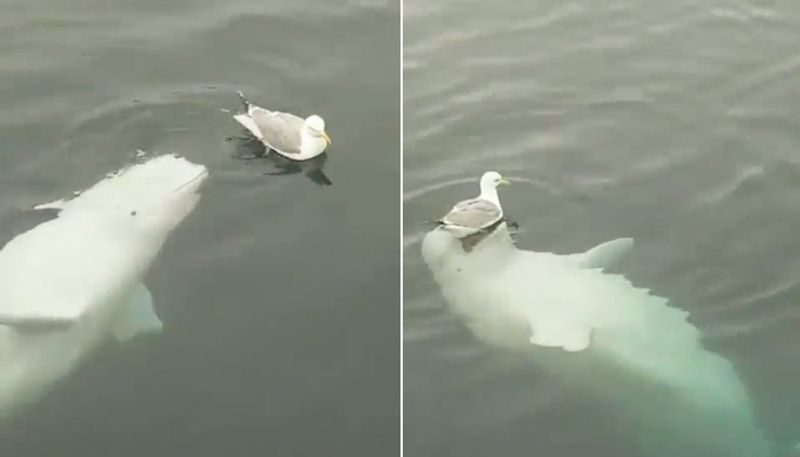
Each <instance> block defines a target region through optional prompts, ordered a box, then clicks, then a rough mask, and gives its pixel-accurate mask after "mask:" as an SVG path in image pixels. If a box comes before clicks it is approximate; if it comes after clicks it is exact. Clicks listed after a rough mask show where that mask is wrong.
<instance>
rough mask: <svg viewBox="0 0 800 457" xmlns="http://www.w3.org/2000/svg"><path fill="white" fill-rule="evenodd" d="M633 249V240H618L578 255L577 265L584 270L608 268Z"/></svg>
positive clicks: (607, 242)
mask: <svg viewBox="0 0 800 457" xmlns="http://www.w3.org/2000/svg"><path fill="white" fill-rule="evenodd" d="M632 247H633V238H617V239H616V240H611V241H606V242H605V243H603V244H600V245H598V246H595V247H593V248H592V249H589V250H588V251H586V252H584V253H583V254H576V255H575V257H574V259H575V262H576V264H577V265H578V266H579V267H582V268H606V267H610V266H611V265H613V264H614V263H616V262H617V261H618V260H619V259H620V258H622V256H623V255H625V254H626V253H627V252H628V251H629V250H630V249H631V248H632Z"/></svg>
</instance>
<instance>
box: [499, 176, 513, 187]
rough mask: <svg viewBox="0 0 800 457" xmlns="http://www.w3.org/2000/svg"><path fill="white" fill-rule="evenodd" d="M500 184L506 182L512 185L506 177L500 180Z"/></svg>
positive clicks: (507, 184)
mask: <svg viewBox="0 0 800 457" xmlns="http://www.w3.org/2000/svg"><path fill="white" fill-rule="evenodd" d="M500 184H505V185H506V186H510V185H511V181H509V180H507V179H505V178H502V179H501V180H500Z"/></svg>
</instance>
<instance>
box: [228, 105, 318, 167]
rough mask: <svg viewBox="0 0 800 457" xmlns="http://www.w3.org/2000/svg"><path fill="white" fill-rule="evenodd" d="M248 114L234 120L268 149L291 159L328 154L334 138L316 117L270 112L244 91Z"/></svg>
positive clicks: (236, 115) (237, 115) (240, 115)
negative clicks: (326, 131) (329, 135)
mask: <svg viewBox="0 0 800 457" xmlns="http://www.w3.org/2000/svg"><path fill="white" fill-rule="evenodd" d="M237 93H238V94H239V98H240V99H241V101H242V105H243V109H244V112H242V113H239V114H234V115H233V118H234V119H236V121H237V122H238V123H240V124H242V126H244V128H246V129H247V130H248V131H249V132H250V133H252V134H253V136H255V137H256V138H257V139H258V140H260V141H261V142H262V143H264V146H266V147H268V148H269V149H272V150H273V151H275V152H277V153H278V154H280V155H282V156H284V157H286V158H287V159H291V160H297V161H302V160H309V159H313V158H314V157H317V156H318V155H320V154H322V153H323V152H325V149H327V147H328V146H330V144H331V139H330V138H329V137H328V134H327V133H325V121H324V120H323V119H322V118H321V117H319V116H317V115H316V114H313V115H311V116H308V117H307V118H305V119H303V118H301V117H299V116H295V115H294V114H291V113H284V112H281V111H270V110H268V109H264V108H262V107H260V106H257V105H254V104H253V103H251V102H250V101H249V100H247V98H245V96H244V94H243V93H241V92H237Z"/></svg>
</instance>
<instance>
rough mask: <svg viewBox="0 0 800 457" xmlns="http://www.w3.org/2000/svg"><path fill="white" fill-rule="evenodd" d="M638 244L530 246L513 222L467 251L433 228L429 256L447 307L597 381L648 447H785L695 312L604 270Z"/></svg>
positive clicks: (739, 456) (665, 456)
mask: <svg viewBox="0 0 800 457" xmlns="http://www.w3.org/2000/svg"><path fill="white" fill-rule="evenodd" d="M632 245H633V240H632V239H629V238H621V239H618V240H614V241H610V242H608V243H604V244H601V245H600V246H597V247H596V248H593V249H591V250H589V251H587V252H585V253H582V254H573V255H557V254H553V253H547V252H534V251H526V250H521V249H518V248H517V247H516V246H515V245H514V242H513V240H512V238H511V236H510V234H509V232H508V230H507V227H506V224H505V223H503V224H501V225H500V226H499V227H498V228H497V230H495V231H494V232H492V233H491V234H489V235H488V236H487V237H485V239H484V240H482V241H481V242H480V243H479V244H477V245H476V246H475V247H474V249H472V250H471V251H469V252H466V251H465V250H464V249H463V247H462V245H461V243H460V242H459V240H458V239H457V238H456V237H455V236H453V235H452V234H451V233H448V232H447V231H445V230H442V229H440V228H437V229H434V230H432V231H431V232H429V233H427V234H426V236H425V237H424V239H423V242H422V256H423V258H424V260H425V263H426V264H427V265H428V267H429V269H430V270H431V272H432V274H433V277H434V280H435V282H436V283H437V285H438V286H439V289H440V290H441V293H442V296H443V298H444V300H445V302H446V304H447V305H448V308H449V309H450V310H451V311H452V312H453V313H454V314H456V315H457V316H459V317H460V318H462V319H463V321H464V322H465V324H466V325H467V327H468V328H469V329H470V330H471V331H472V332H473V333H474V334H475V335H476V336H477V337H478V338H479V339H481V340H483V341H484V342H486V343H488V344H491V345H494V346H498V347H502V348H506V349H508V350H513V351H518V352H519V353H520V355H521V356H523V357H529V358H530V359H531V361H532V363H534V364H535V366H537V367H538V368H539V369H541V370H542V371H543V372H546V373H547V374H548V376H554V377H555V378H556V379H557V380H558V381H559V382H560V383H561V384H563V385H565V386H568V388H574V389H579V390H580V391H583V392H589V393H590V394H591V395H590V396H591V398H593V399H595V400H596V401H598V402H601V403H603V409H604V410H608V411H610V413H609V414H610V418H611V420H613V421H615V422H617V423H618V424H619V427H620V429H621V430H623V432H624V433H629V434H630V435H631V439H632V441H633V442H635V443H636V446H638V449H637V451H638V452H639V453H640V455H646V456H648V457H675V456H697V457H774V456H778V455H782V454H778V453H777V451H778V446H777V445H776V444H775V443H772V442H771V441H770V440H769V439H767V438H766V436H765V434H764V433H763V432H762V430H760V428H759V427H758V425H757V423H756V420H755V418H754V414H753V411H752V407H751V400H750V398H749V395H748V392H747V390H746V388H745V386H744V384H743V382H742V381H741V379H740V378H739V376H738V375H737V373H736V371H735V370H734V367H733V366H732V365H731V363H730V362H729V361H728V360H726V359H725V358H723V357H721V356H720V355H718V354H715V353H713V352H711V351H709V350H707V349H705V348H704V347H703V346H702V344H701V335H700V333H699V331H698V330H697V328H696V327H694V326H693V325H692V324H690V323H689V322H688V321H687V317H688V313H687V312H685V311H682V310H679V309H677V308H674V307H671V306H669V304H668V301H667V300H666V299H664V298H660V297H657V296H654V295H652V294H650V293H649V291H648V290H645V289H641V288H637V287H635V286H634V285H633V284H631V283H630V282H629V281H628V280H627V279H625V277H623V276H622V275H618V274H610V273H608V272H606V271H604V268H605V267H607V266H609V265H611V264H612V263H613V262H615V261H616V260H618V259H619V258H620V257H621V256H622V255H624V253H625V252H626V251H628V250H629V249H630V248H631V247H632Z"/></svg>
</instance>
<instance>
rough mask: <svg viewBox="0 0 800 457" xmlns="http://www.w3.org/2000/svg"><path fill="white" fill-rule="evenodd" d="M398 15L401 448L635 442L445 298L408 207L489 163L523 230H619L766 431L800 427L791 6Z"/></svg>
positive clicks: (794, 14)
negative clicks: (686, 314) (455, 311)
mask: <svg viewBox="0 0 800 457" xmlns="http://www.w3.org/2000/svg"><path fill="white" fill-rule="evenodd" d="M404 15H405V16H404V20H405V30H404V35H405V50H404V54H405V56H404V57H405V63H404V75H405V79H404V93H405V96H404V98H405V132H404V135H405V137H404V138H405V139H404V143H405V155H404V181H405V182H404V185H405V194H404V208H405V212H404V219H405V220H404V230H405V233H404V262H405V280H404V287H405V304H404V305H405V308H404V316H405V334H404V347H405V356H404V357H405V361H404V362H405V365H404V372H405V378H404V388H405V420H404V423H405V451H406V454H407V455H412V456H414V457H422V456H445V455H458V456H461V457H468V456H486V455H502V456H504V457H510V456H563V457H567V456H586V455H592V456H620V457H634V456H637V457H638V456H639V454H638V453H637V450H636V447H635V446H634V444H633V439H632V436H631V432H630V430H627V429H626V428H625V427H622V426H620V425H618V424H617V423H616V422H615V411H614V410H611V409H600V408H597V407H596V406H595V405H594V404H593V403H592V402H590V401H588V400H587V399H586V398H585V396H584V395H583V392H580V391H576V390H570V389H567V388H565V387H563V386H562V385H560V384H559V383H558V382H557V381H556V380H554V379H550V378H548V377H546V376H544V375H543V374H542V373H540V372H538V371H537V370H536V369H535V368H534V367H531V366H530V364H529V363H528V361H526V360H520V359H519V358H518V357H516V356H514V355H509V354H506V353H504V352H503V351H501V350H496V349H492V348H489V347H487V346H486V345H485V344H484V343H482V342H480V341H478V340H477V339H476V338H475V337H473V336H472V334H471V333H469V332H468V331H467V330H466V329H465V328H464V327H463V326H462V325H461V323H460V322H459V321H458V320H457V319H456V318H455V317H453V316H451V315H450V314H449V313H448V312H447V310H446V308H445V307H444V302H443V300H442V298H441V297H440V295H439V291H438V289H437V288H436V286H435V285H434V283H433V281H432V279H431V277H430V274H429V273H428V271H427V269H426V267H425V266H424V264H423V263H422V259H421V257H420V254H419V248H420V246H419V240H420V238H421V236H422V234H423V233H424V230H425V228H424V226H421V225H419V224H418V222H419V221H422V220H426V219H430V218H433V217H436V216H438V215H440V214H441V213H442V212H443V211H446V210H447V209H448V208H449V207H450V205H451V204H452V203H453V202H455V201H457V200H459V199H462V198H465V197H469V196H472V195H473V194H476V193H477V186H476V183H475V181H476V179H477V177H478V176H479V175H480V173H482V172H483V171H485V170H489V169H495V170H498V171H500V172H502V173H503V174H505V175H507V176H509V177H511V178H512V179H516V180H517V181H518V182H517V184H515V185H512V186H511V187H508V188H503V189H502V192H501V198H502V199H503V205H504V208H505V209H506V210H507V211H508V212H509V213H511V215H512V216H513V218H515V219H516V220H517V221H519V223H520V225H521V227H522V231H521V233H520V234H519V235H518V244H519V245H520V246H521V247H523V248H527V249H536V250H542V251H553V252H557V253H568V252H578V251H583V250H585V249H587V248H589V247H592V246H594V245H596V244H599V243H600V242H602V241H605V240H610V239H613V238H617V237H620V236H632V237H634V238H635V239H636V241H637V245H636V247H635V249H634V250H633V252H632V253H631V254H630V255H629V256H628V257H627V258H626V260H625V262H624V263H623V264H622V265H621V266H620V267H619V268H618V270H619V271H620V272H622V273H625V274H626V276H627V277H629V278H630V279H631V280H632V281H633V282H634V283H635V284H636V285H639V286H643V287H649V288H652V289H653V291H654V292H655V293H657V294H659V295H662V296H666V297H669V298H671V299H672V304H673V305H675V306H678V307H681V308H684V309H687V310H689V311H690V312H691V316H692V317H691V321H692V322H693V323H695V324H696V325H698V326H699V328H700V329H701V331H702V332H703V335H704V343H705V345H706V347H708V348H710V349H712V350H714V351H716V352H718V353H720V354H722V355H723V356H725V357H726V358H728V359H730V360H731V361H732V362H733V363H734V364H735V366H736V368H737V370H738V371H739V373H740V374H741V376H742V378H743V380H744V382H745V384H746V385H747V387H748V389H749V392H750V394H751V396H752V398H753V402H754V404H755V410H756V413H757V417H758V421H759V424H760V425H761V426H762V428H764V429H765V430H766V431H767V433H768V434H769V435H771V436H772V437H776V439H784V440H785V439H789V438H794V439H797V437H798V436H800V434H798V431H800V428H798V427H797V425H798V419H800V413H798V411H800V394H798V385H800V349H798V348H800V336H798V333H797V331H796V329H797V327H798V325H800V322H799V320H800V307H798V306H799V305H798V304H799V303H800V282H799V280H798V278H800V257H798V256H797V252H798V250H797V248H798V242H799V241H798V235H797V226H798V222H800V212H799V211H798V210H797V206H798V205H797V202H798V201H800V155H799V154H800V153H799V152H798V151H800V134H799V133H798V131H799V130H798V126H799V124H798V119H800V80H798V78H797V73H798V69H800V52H798V49H797V43H798V40H800V4H797V3H796V2H789V1H751V2H745V1H742V2H739V1H710V2H694V1H681V2H663V1H656V0H647V1H639V2H632V1H571V2H562V1H554V0H552V1H551V0H537V1H534V2H523V1H514V0H502V1H498V2H478V1H459V2H455V1H445V0H437V1H433V2H422V1H419V0H417V1H413V0H407V1H406V2H405V9H404ZM523 180H528V182H523ZM641 457H646V456H641ZM698 457H702V456H698Z"/></svg>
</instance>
